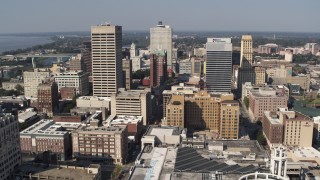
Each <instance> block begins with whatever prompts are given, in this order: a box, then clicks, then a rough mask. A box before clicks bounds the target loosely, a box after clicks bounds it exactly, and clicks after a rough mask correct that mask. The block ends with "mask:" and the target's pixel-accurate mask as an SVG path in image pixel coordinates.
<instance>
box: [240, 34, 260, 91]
mask: <svg viewBox="0 0 320 180" xmlns="http://www.w3.org/2000/svg"><path fill="white" fill-rule="evenodd" d="M252 64H253V50H252V36H251V35H242V38H241V50H240V67H239V69H238V76H237V78H238V79H237V86H238V90H242V89H241V88H242V84H244V83H245V82H251V83H252V84H255V80H256V78H255V70H254V69H253V68H252Z"/></svg>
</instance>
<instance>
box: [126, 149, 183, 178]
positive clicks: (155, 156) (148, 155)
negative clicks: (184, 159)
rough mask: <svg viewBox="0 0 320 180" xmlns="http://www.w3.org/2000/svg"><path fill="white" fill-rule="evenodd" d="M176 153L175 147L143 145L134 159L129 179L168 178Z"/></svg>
mask: <svg viewBox="0 0 320 180" xmlns="http://www.w3.org/2000/svg"><path fill="white" fill-rule="evenodd" d="M176 154H177V149H176V148H158V147H155V148H152V147H151V146H147V147H145V149H144V150H142V152H141V154H140V157H139V158H138V159H137V161H136V164H135V168H134V171H133V172H132V176H131V178H130V179H131V180H140V179H154V180H156V179H168V177H170V174H171V173H172V172H173V169H174V163H175V160H174V159H175V158H176Z"/></svg>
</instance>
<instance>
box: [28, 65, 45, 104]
mask: <svg viewBox="0 0 320 180" xmlns="http://www.w3.org/2000/svg"><path fill="white" fill-rule="evenodd" d="M49 77H50V72H49V70H48V69H34V71H32V72H28V71H25V72H23V82H24V95H25V96H26V97H32V98H37V97H38V93H37V88H38V85H39V84H41V83H42V81H44V80H45V79H46V78H49Z"/></svg>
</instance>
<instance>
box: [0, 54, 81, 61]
mask: <svg viewBox="0 0 320 180" xmlns="http://www.w3.org/2000/svg"><path fill="white" fill-rule="evenodd" d="M76 55H77V54H18V55H7V56H0V59H3V60H7V61H13V60H16V59H21V58H23V59H26V58H32V61H33V59H34V58H57V62H61V61H62V58H70V57H71V56H76Z"/></svg>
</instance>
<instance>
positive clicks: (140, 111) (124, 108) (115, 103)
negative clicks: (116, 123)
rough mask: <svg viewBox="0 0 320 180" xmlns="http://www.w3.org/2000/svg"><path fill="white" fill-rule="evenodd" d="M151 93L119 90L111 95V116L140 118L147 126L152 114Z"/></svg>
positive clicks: (148, 91)
mask: <svg viewBox="0 0 320 180" xmlns="http://www.w3.org/2000/svg"><path fill="white" fill-rule="evenodd" d="M151 111H152V107H151V92H150V89H145V90H125V89H123V88H120V89H119V90H118V92H117V93H114V94H112V95H111V115H117V114H119V115H129V116H142V117H143V125H147V124H148V122H149V119H150V118H151V114H152V112H151Z"/></svg>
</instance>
